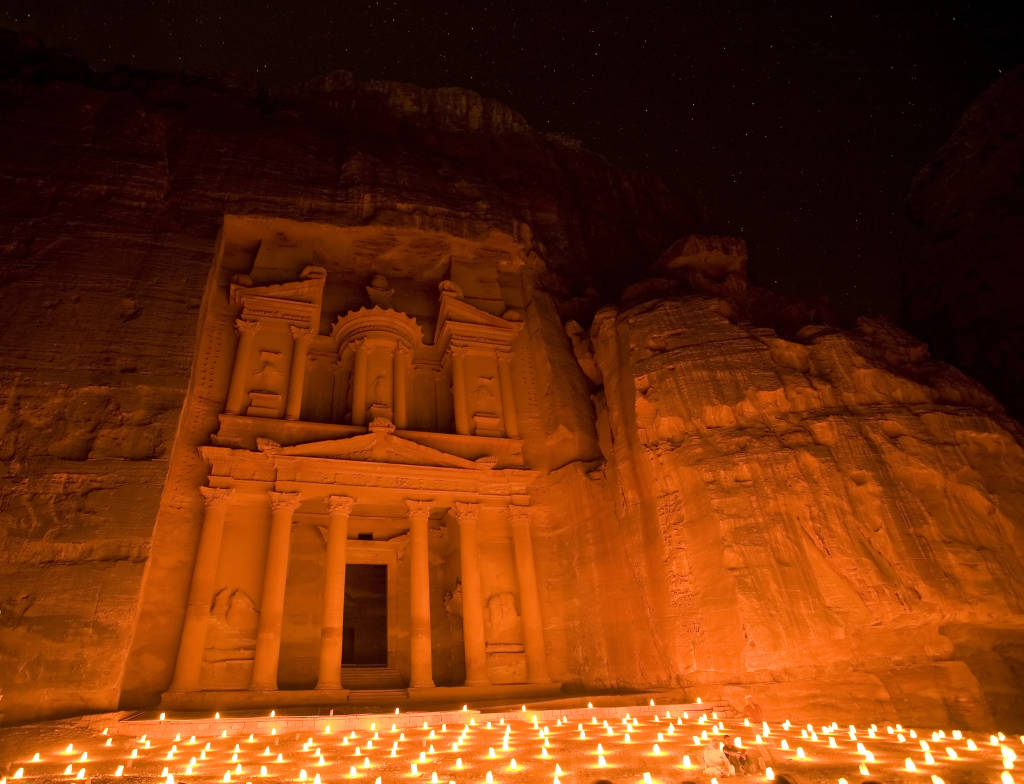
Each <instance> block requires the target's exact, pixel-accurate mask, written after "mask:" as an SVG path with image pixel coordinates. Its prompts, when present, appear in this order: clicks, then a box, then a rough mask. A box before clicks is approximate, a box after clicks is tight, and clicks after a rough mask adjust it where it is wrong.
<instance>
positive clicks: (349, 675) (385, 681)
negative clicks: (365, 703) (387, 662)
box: [341, 667, 405, 691]
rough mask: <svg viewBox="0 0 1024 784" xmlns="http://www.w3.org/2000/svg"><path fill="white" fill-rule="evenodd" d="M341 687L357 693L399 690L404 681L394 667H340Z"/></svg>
mask: <svg viewBox="0 0 1024 784" xmlns="http://www.w3.org/2000/svg"><path fill="white" fill-rule="evenodd" d="M341 685H342V687H343V688H346V689H355V690H359V691H365V690H374V689H376V690H379V689H385V690H388V689H401V688H403V687H404V686H405V679H404V678H403V677H402V673H400V672H399V671H398V670H396V669H395V668H394V667H342V668H341Z"/></svg>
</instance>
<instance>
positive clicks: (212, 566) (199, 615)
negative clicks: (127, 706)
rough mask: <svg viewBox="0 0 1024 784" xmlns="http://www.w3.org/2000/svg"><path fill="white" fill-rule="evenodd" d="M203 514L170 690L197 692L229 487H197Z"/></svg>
mask: <svg viewBox="0 0 1024 784" xmlns="http://www.w3.org/2000/svg"><path fill="white" fill-rule="evenodd" d="M199 492H200V493H202V494H203V504H204V506H205V513H204V516H203V528H202V531H201V532H200V534H199V547H198V549H197V550H196V562H195V566H193V568H192V584H191V586H190V587H189V591H188V604H187V605H186V607H185V623H184V625H183V626H182V629H181V641H180V642H179V644H178V659H177V661H176V662H175V665H174V680H173V681H172V683H171V691H196V690H197V689H198V688H199V673H200V671H201V669H202V666H203V649H204V648H205V647H206V621H207V619H208V618H209V616H210V605H211V604H213V592H214V589H215V588H216V580H217V565H218V564H219V563H220V545H221V540H222V539H223V537H224V519H225V518H226V517H227V511H228V502H229V499H230V498H231V492H232V491H231V490H230V489H229V488H215V487H200V488H199Z"/></svg>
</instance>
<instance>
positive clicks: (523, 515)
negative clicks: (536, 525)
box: [508, 505, 530, 526]
mask: <svg viewBox="0 0 1024 784" xmlns="http://www.w3.org/2000/svg"><path fill="white" fill-rule="evenodd" d="M508 520H509V522H510V523H512V525H514V526H523V525H529V524H530V507H528V506H515V505H512V506H509V508H508Z"/></svg>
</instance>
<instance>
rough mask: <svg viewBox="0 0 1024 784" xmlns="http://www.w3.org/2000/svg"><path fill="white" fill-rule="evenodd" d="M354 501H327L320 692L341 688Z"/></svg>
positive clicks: (338, 498)
mask: <svg viewBox="0 0 1024 784" xmlns="http://www.w3.org/2000/svg"><path fill="white" fill-rule="evenodd" d="M354 503H355V499H353V498H349V497H348V496H346V495H332V496H329V497H328V498H327V511H328V515H329V517H330V524H329V525H328V528H327V563H326V566H325V569H324V571H325V572H326V578H325V580H324V620H323V624H322V625H321V627H320V677H319V678H317V682H316V687H317V688H318V689H340V688H341V643H342V631H341V630H342V623H343V621H344V617H345V552H346V550H347V549H348V518H349V515H350V514H351V513H352V505H353V504H354Z"/></svg>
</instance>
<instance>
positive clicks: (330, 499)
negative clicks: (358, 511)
mask: <svg viewBox="0 0 1024 784" xmlns="http://www.w3.org/2000/svg"><path fill="white" fill-rule="evenodd" d="M355 503H356V499H354V498H352V497H351V496H348V495H329V496H327V511H328V512H330V513H331V514H332V515H334V514H342V515H345V517H348V516H349V515H350V514H352V507H353V506H355Z"/></svg>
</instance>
